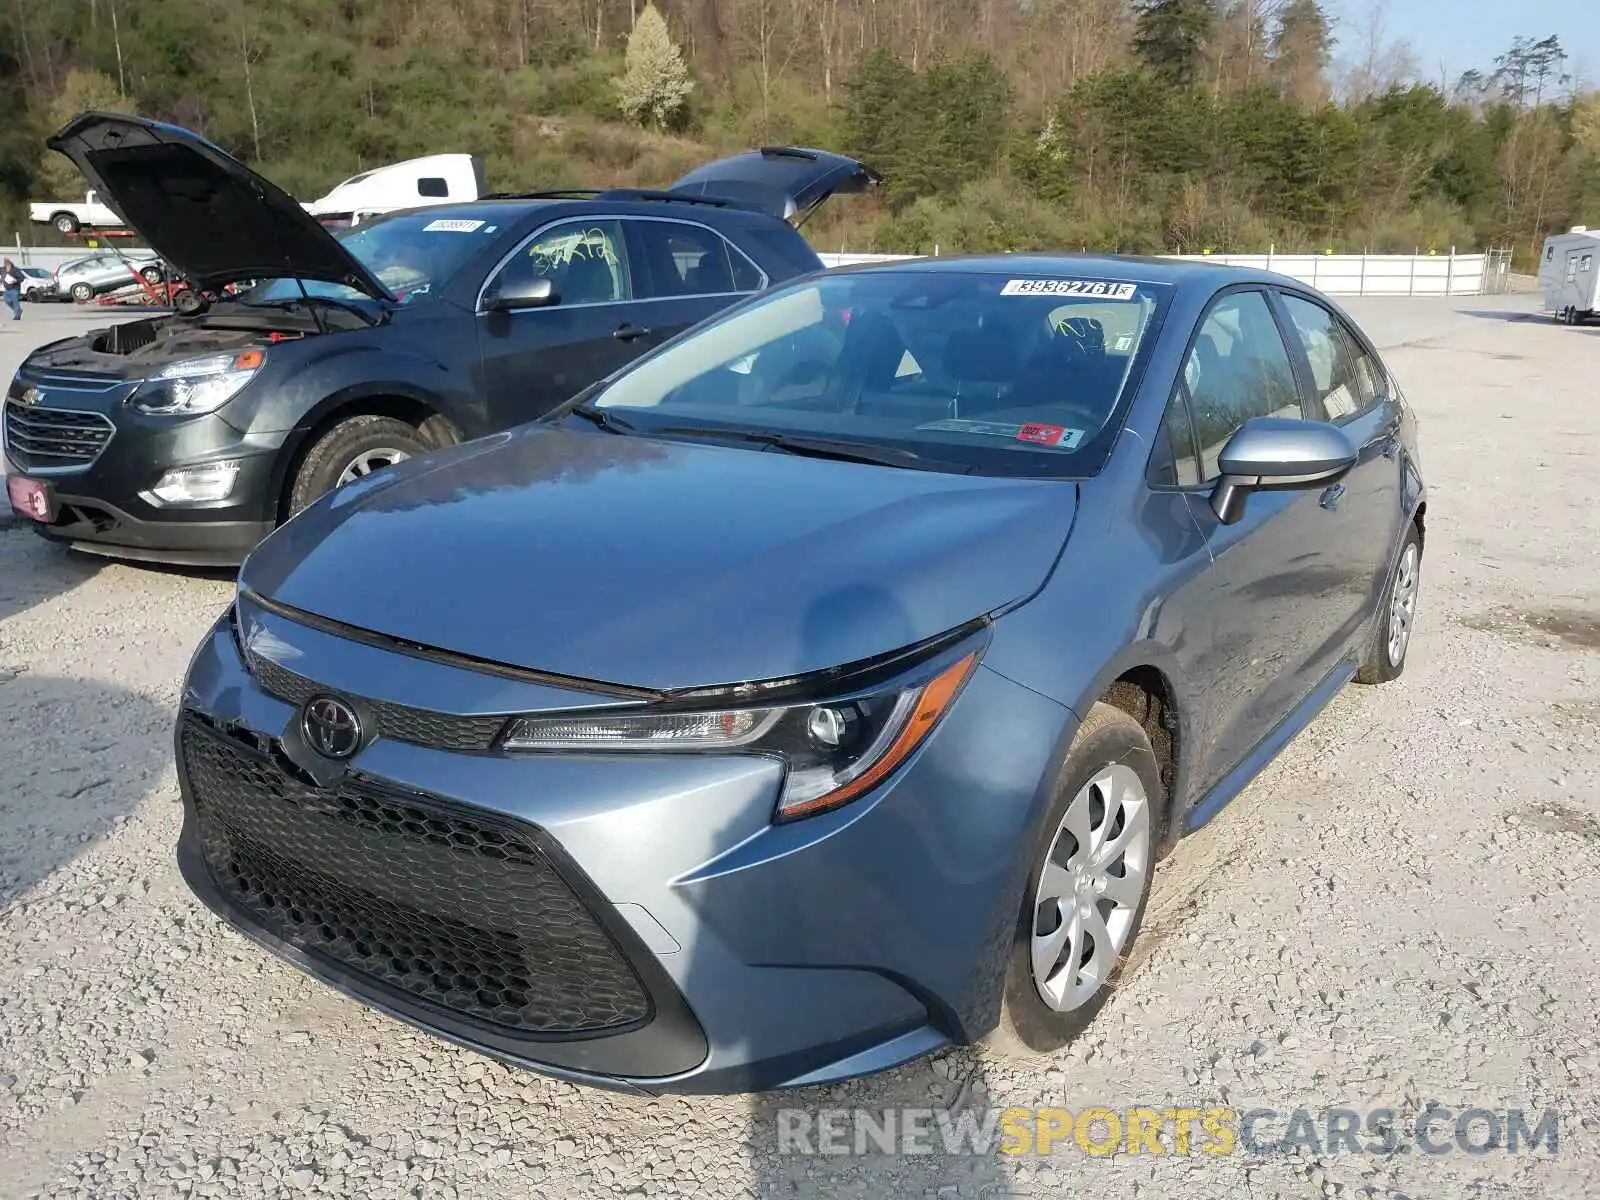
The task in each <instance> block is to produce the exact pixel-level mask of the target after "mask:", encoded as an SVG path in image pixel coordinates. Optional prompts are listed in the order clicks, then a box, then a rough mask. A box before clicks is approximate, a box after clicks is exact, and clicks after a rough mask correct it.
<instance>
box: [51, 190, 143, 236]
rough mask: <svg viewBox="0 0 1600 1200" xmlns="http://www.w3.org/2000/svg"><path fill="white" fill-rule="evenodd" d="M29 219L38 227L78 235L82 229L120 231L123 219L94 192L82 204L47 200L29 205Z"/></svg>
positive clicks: (85, 197)
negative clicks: (53, 228)
mask: <svg viewBox="0 0 1600 1200" xmlns="http://www.w3.org/2000/svg"><path fill="white" fill-rule="evenodd" d="M28 219H29V220H30V221H33V222H34V223H35V224H38V225H54V226H55V227H56V228H57V229H59V230H60V231H61V232H62V233H77V232H78V230H80V229H85V228H88V229H120V228H121V227H122V218H121V217H119V216H117V214H116V213H114V212H112V211H111V210H110V209H109V208H107V207H106V206H105V205H104V204H101V203H100V198H99V197H98V196H97V195H95V194H94V193H93V192H90V193H89V194H88V195H86V196H84V198H83V203H82V204H68V203H67V202H66V201H64V200H45V201H43V202H41V203H35V204H29V205H28Z"/></svg>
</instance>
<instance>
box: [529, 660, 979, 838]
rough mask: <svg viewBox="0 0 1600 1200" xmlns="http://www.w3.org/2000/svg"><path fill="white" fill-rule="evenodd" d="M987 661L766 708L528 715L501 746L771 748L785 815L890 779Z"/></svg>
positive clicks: (933, 667) (820, 807) (831, 803)
mask: <svg viewBox="0 0 1600 1200" xmlns="http://www.w3.org/2000/svg"><path fill="white" fill-rule="evenodd" d="M977 665H978V652H977V651H976V650H973V651H970V652H969V653H967V654H966V655H965V656H963V657H960V658H957V659H955V661H951V659H950V656H949V655H948V654H946V655H943V656H940V657H939V658H937V659H935V660H934V661H933V663H932V664H929V665H925V666H923V667H922V668H921V669H920V670H915V671H913V672H911V673H909V674H908V675H905V676H903V677H902V678H899V679H897V680H895V681H894V682H893V683H890V684H879V685H876V686H874V687H872V688H868V689H865V690H862V691H858V692H854V693H850V694H848V695H844V696H841V697H838V698H835V699H829V700H826V701H812V702H806V703H801V704H788V705H782V706H772V707H766V708H734V707H729V708H721V709H705V710H700V711H669V710H660V711H653V712H634V713H626V714H614V713H603V712H597V713H592V714H591V713H568V714H566V715H563V716H548V717H524V718H522V719H521V720H519V721H517V722H515V723H514V724H513V725H512V726H511V728H510V729H509V730H508V731H507V733H506V736H505V739H504V740H503V741H502V742H501V748H502V749H504V750H509V751H518V750H565V751H568V752H575V753H585V752H587V753H594V752H607V751H622V752H626V751H669V752H670V751H699V752H701V753H727V754H764V755H769V756H772V757H775V758H778V759H781V760H782V761H783V763H784V765H785V767H786V770H785V772H784V780H783V791H782V793H781V795H780V796H779V798H778V809H777V813H776V819H777V820H780V821H787V820H793V819H794V818H796V817H807V816H813V815H815V814H817V813H822V812H827V811H829V810H831V809H835V808H839V807H840V806H841V805H845V804H848V803H850V801H852V800H854V799H856V798H857V797H858V796H861V795H862V794H863V793H865V792H867V791H869V790H871V789H872V788H873V787H875V786H876V785H877V784H878V783H880V782H881V781H882V780H884V779H885V778H887V777H888V776H889V774H890V773H891V772H893V771H894V770H895V768H897V767H899V766H900V765H901V764H902V763H904V762H905V761H906V759H907V758H909V757H910V756H911V754H912V752H913V751H915V750H916V749H917V747H918V746H920V745H922V743H923V742H924V741H925V740H926V739H927V737H928V735H929V734H930V733H932V732H933V729H934V726H936V725H937V724H938V723H939V719H940V718H941V717H943V716H944V714H945V713H946V712H948V711H949V710H950V706H951V705H952V704H953V703H954V702H955V698H956V696H957V695H958V694H959V693H960V691H961V688H962V685H963V684H965V683H966V681H967V680H968V679H969V678H970V677H971V675H972V672H973V669H974V668H975V667H976V666H977Z"/></svg>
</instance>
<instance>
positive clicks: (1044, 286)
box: [1000, 279, 1139, 300]
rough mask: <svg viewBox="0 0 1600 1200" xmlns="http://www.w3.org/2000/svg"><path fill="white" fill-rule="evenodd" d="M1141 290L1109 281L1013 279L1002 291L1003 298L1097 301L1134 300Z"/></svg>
mask: <svg viewBox="0 0 1600 1200" xmlns="http://www.w3.org/2000/svg"><path fill="white" fill-rule="evenodd" d="M1138 290H1139V285H1138V284H1135V283H1115V282H1113V281H1112V280H1109V279H1011V280H1008V281H1007V282H1006V285H1005V287H1003V288H1001V289H1000V294H1001V295H1002V296H1092V297H1093V298H1094V299H1096V300H1132V299H1133V296H1134V293H1135V292H1137V291H1138Z"/></svg>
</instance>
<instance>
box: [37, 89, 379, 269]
mask: <svg viewBox="0 0 1600 1200" xmlns="http://www.w3.org/2000/svg"><path fill="white" fill-rule="evenodd" d="M46 145H48V146H49V147H50V148H51V149H52V150H56V151H59V152H60V153H62V154H64V155H66V156H67V157H68V158H69V159H71V160H72V163H73V165H74V166H76V167H77V168H78V170H79V171H81V172H83V175H84V177H85V178H86V179H87V180H88V181H89V185H90V187H92V188H94V190H95V191H96V192H98V193H99V195H100V198H101V200H102V201H104V202H105V203H106V204H107V205H108V206H109V207H110V208H112V209H113V210H114V211H115V212H116V213H117V215H118V216H120V217H121V218H122V219H123V220H124V221H126V222H127V223H128V225H129V226H130V227H131V228H132V229H133V230H134V231H135V232H137V233H139V234H141V235H142V236H143V237H144V239H145V240H146V241H147V242H149V243H150V245H151V247H152V248H153V249H154V250H155V252H156V253H157V254H159V255H160V256H161V257H162V258H164V259H166V260H167V262H169V263H171V264H172V265H173V266H174V267H176V268H177V269H178V270H179V271H180V272H182V273H183V274H184V275H186V276H187V277H188V278H189V279H190V280H191V281H192V282H193V283H194V284H195V285H196V286H198V287H202V288H213V287H220V286H221V285H223V284H226V283H233V282H236V281H239V280H246V279H275V278H301V279H317V280H322V281H324V282H327V283H338V284H344V285H346V286H348V287H352V288H355V289H356V290H357V291H361V292H365V293H366V294H367V295H369V296H372V297H373V298H374V299H392V298H393V297H392V296H390V294H389V290H388V289H387V288H385V287H384V286H383V284H381V283H379V282H378V280H377V279H376V278H375V277H374V276H373V274H372V273H371V272H370V271H368V270H367V268H366V267H365V266H363V265H362V264H361V263H360V261H359V260H357V259H356V258H354V257H353V256H352V255H351V254H350V253H349V252H348V251H346V250H345V248H344V247H343V246H341V245H340V244H339V241H338V239H337V238H335V237H334V236H333V235H332V234H330V233H329V232H328V231H327V230H326V229H324V228H323V227H322V226H321V225H320V224H319V223H318V222H317V220H316V218H315V217H313V216H312V215H311V214H310V213H308V212H306V210H305V209H304V208H303V207H302V206H301V204H300V202H299V201H297V200H296V199H294V197H292V196H290V195H289V194H288V193H287V192H285V191H283V189H281V188H279V187H278V186H277V185H275V184H273V183H271V182H269V181H268V180H266V179H263V178H262V177H261V176H259V175H257V174H256V173H255V172H254V171H252V170H250V168H248V167H246V166H245V165H244V164H243V163H241V162H240V161H239V160H238V159H236V158H234V157H233V156H231V155H230V154H228V153H227V152H226V151H224V150H222V149H220V148H219V147H217V146H214V145H212V144H211V143H210V142H208V141H206V140H205V139H204V138H203V137H201V136H200V135H199V134H197V133H193V132H191V131H189V130H187V129H182V128H179V127H178V126H176V125H168V124H165V123H164V122H161V121H152V120H149V119H147V118H145V117H128V116H123V115H121V114H120V113H103V112H87V113H83V114H81V115H79V116H77V117H74V118H73V119H72V120H71V121H69V122H68V123H67V124H66V125H65V126H64V127H63V128H62V129H61V130H60V132H58V133H57V134H55V136H53V137H51V138H50V139H49V140H48V141H47V142H46Z"/></svg>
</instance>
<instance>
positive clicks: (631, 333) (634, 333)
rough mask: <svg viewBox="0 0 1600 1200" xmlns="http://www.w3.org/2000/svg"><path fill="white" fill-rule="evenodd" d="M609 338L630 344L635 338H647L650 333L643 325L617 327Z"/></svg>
mask: <svg viewBox="0 0 1600 1200" xmlns="http://www.w3.org/2000/svg"><path fill="white" fill-rule="evenodd" d="M611 336H612V337H614V338H616V339H617V341H619V342H631V341H633V340H634V339H635V338H642V337H649V336H650V331H649V330H648V329H646V328H645V327H644V326H643V325H618V326H617V327H616V329H615V330H613V331H612V334H611Z"/></svg>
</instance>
